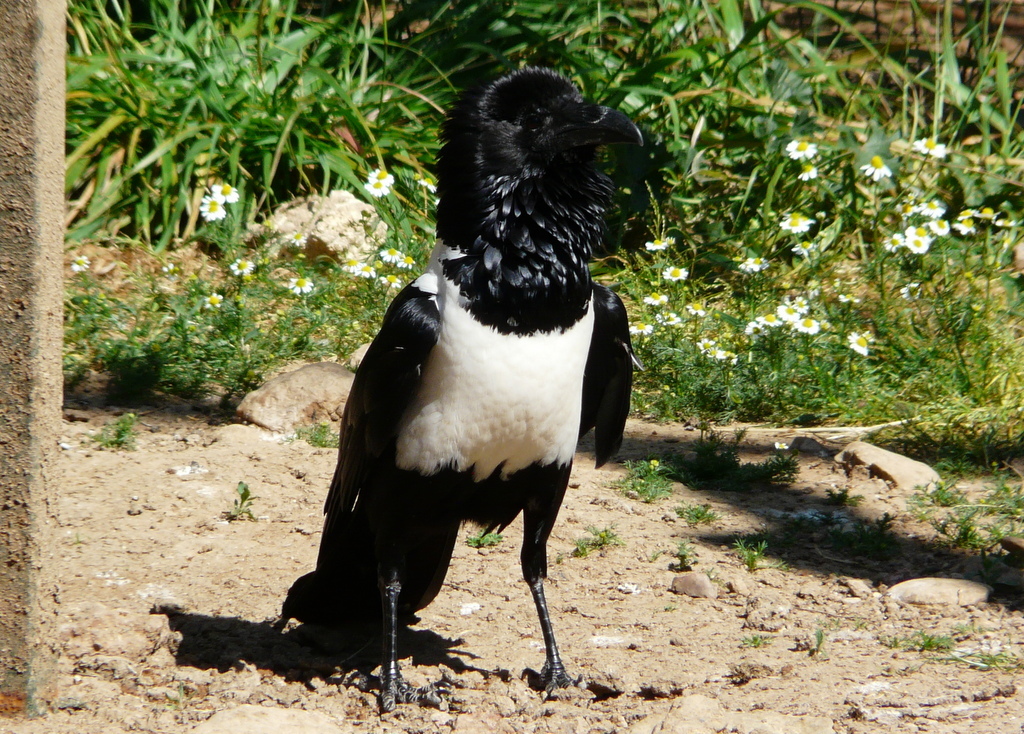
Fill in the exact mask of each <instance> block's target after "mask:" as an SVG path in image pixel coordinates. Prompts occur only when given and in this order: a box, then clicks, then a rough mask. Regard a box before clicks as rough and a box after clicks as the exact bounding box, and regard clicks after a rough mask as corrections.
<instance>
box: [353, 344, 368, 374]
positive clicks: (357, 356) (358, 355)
mask: <svg viewBox="0 0 1024 734" xmlns="http://www.w3.org/2000/svg"><path fill="white" fill-rule="evenodd" d="M368 351H370V342H366V344H363V345H362V346H361V347H359V348H358V349H356V351H354V352H352V354H350V355H349V356H348V368H349V369H350V370H353V371H354V370H357V369H359V365H361V364H362V363H363V358H364V357H365V356H366V353H367V352H368Z"/></svg>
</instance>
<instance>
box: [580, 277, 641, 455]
mask: <svg viewBox="0 0 1024 734" xmlns="http://www.w3.org/2000/svg"><path fill="white" fill-rule="evenodd" d="M591 305H592V307H593V309H594V336H593V338H592V339H591V341H590V353H589V354H588V355H587V366H586V371H585V373H584V375H583V414H582V419H581V422H580V436H582V435H583V434H585V433H586V432H587V431H589V430H590V429H591V428H593V429H595V431H594V454H595V456H596V458H597V466H601V465H602V464H604V463H605V462H606V461H608V460H609V459H611V458H612V456H614V455H615V452H616V451H618V450H619V446H620V445H621V444H622V430H623V428H624V427H625V425H626V416H627V415H628V414H629V393H630V390H631V389H632V387H633V365H634V364H635V365H637V366H639V364H640V363H639V362H638V361H637V360H636V357H635V356H634V354H633V345H632V342H631V340H630V338H629V319H628V318H627V316H626V307H625V306H623V305H622V301H621V300H620V299H619V297H618V296H617V295H615V293H613V292H612V291H611V290H610V289H609V288H606V287H605V286H603V285H598V284H596V283H595V284H594V296H593V300H592V302H591Z"/></svg>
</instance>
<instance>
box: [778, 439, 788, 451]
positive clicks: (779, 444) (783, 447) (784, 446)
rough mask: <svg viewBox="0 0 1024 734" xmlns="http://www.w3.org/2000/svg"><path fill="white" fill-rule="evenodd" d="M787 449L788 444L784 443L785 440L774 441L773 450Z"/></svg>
mask: <svg viewBox="0 0 1024 734" xmlns="http://www.w3.org/2000/svg"><path fill="white" fill-rule="evenodd" d="M788 449H789V444H788V443H786V442H785V441H776V442H775V450H776V451H787V450H788Z"/></svg>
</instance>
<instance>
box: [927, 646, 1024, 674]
mask: <svg viewBox="0 0 1024 734" xmlns="http://www.w3.org/2000/svg"><path fill="white" fill-rule="evenodd" d="M935 660H937V661H938V662H940V663H962V664H964V665H967V666H969V667H971V668H974V669H975V670H1003V671H1014V670H1024V660H1021V659H1020V658H1019V657H1017V656H1016V655H1014V654H1013V653H1012V652H1010V651H1008V650H999V651H997V652H992V651H985V650H975V651H969V652H961V651H958V650H954V651H953V652H952V653H950V654H949V655H944V656H942V657H938V658H935Z"/></svg>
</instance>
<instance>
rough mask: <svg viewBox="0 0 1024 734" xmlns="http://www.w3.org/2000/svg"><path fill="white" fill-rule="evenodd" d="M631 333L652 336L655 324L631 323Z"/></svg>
mask: <svg viewBox="0 0 1024 734" xmlns="http://www.w3.org/2000/svg"><path fill="white" fill-rule="evenodd" d="M629 333H630V334H634V335H637V336H650V335H651V334H653V333H654V324H643V323H640V324H630V325H629Z"/></svg>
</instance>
